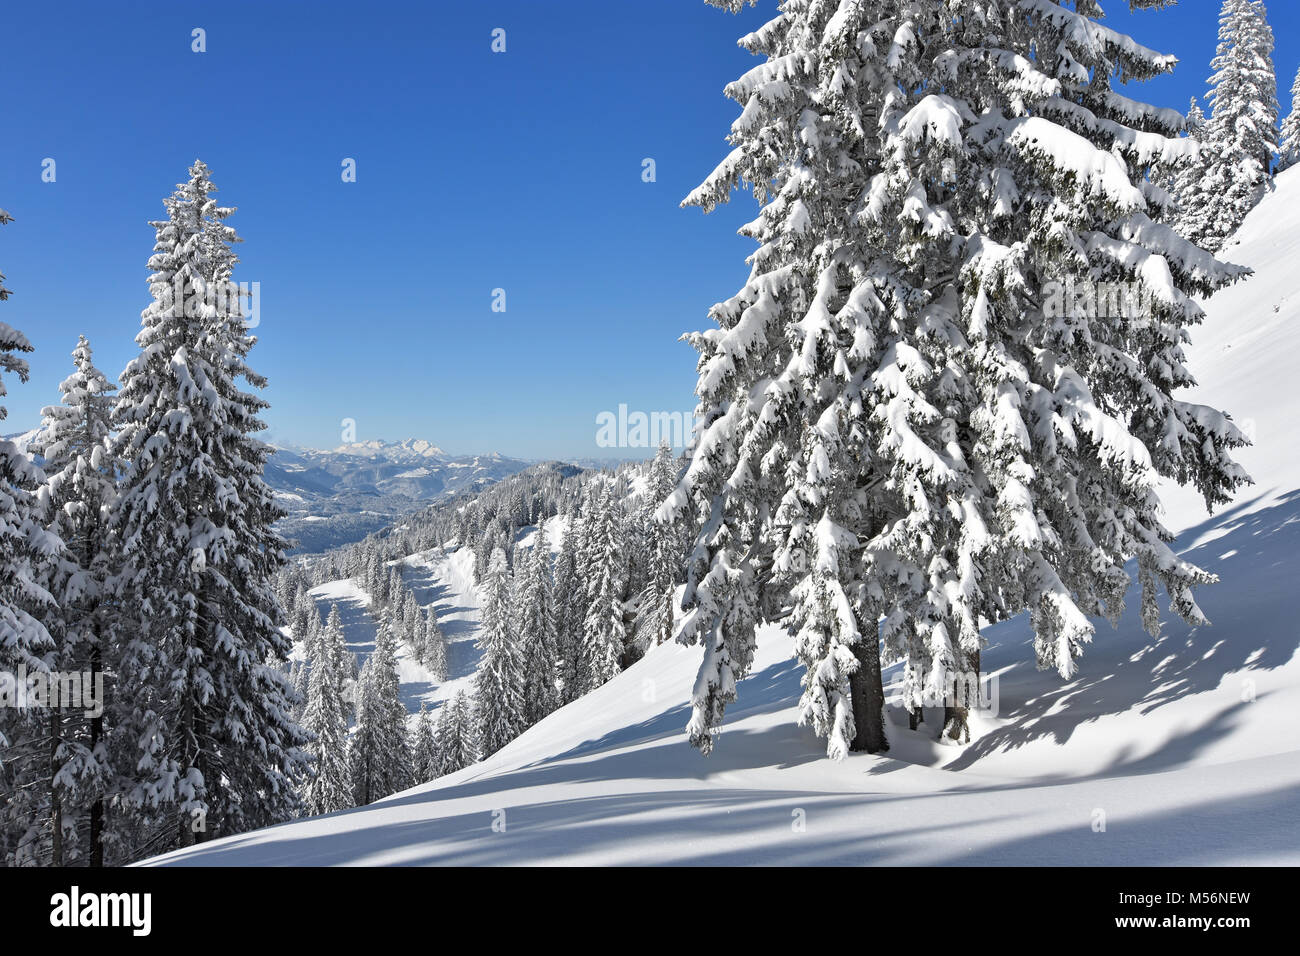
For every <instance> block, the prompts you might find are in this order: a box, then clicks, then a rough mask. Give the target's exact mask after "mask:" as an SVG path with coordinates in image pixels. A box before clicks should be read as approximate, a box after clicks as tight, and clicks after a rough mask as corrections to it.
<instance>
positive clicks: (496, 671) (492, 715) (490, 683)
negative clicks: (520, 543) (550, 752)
mask: <svg viewBox="0 0 1300 956" xmlns="http://www.w3.org/2000/svg"><path fill="white" fill-rule="evenodd" d="M482 593H483V611H482V623H481V628H480V635H481V636H480V637H479V647H480V649H481V650H482V655H481V656H480V658H479V664H478V671H477V672H476V673H475V674H474V711H475V716H476V718H477V721H478V724H477V726H478V745H479V748H480V752H481V753H482V755H483V756H484V757H488V756H491V755H492V754H494V753H496V752H497V751H498V750H500V749H501V748H502V747H504V746H505V745H506V744H508V743H510V741H512V740H514V739H515V738H516V737H518V736H519V735H520V734H521V733H523V732H524V730H525V729H526V728H527V726H528V720H527V717H526V715H525V713H524V690H523V689H524V672H523V666H524V664H523V655H522V654H521V653H520V648H519V642H518V638H517V635H516V634H515V633H514V627H513V622H512V620H511V613H510V579H509V570H508V569H507V567H506V555H505V552H504V551H502V550H501V549H500V548H498V549H496V550H495V551H494V552H493V553H492V557H491V558H490V559H489V561H488V568H487V573H486V577H485V579H484V581H483V586H482Z"/></svg>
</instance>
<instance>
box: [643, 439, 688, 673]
mask: <svg viewBox="0 0 1300 956" xmlns="http://www.w3.org/2000/svg"><path fill="white" fill-rule="evenodd" d="M679 471H680V469H679V468H678V465H677V461H676V459H675V458H674V457H673V453H672V449H671V448H670V447H669V446H668V445H667V444H665V445H662V446H661V447H660V448H659V451H658V453H657V454H656V455H655V459H654V462H653V464H652V465H651V466H650V473H649V475H648V476H647V483H646V492H645V495H644V496H643V501H642V505H641V508H640V511H639V516H638V520H639V522H640V524H641V526H642V529H643V532H642V533H643V542H644V548H645V553H646V582H645V586H644V588H643V590H642V591H641V594H640V599H639V601H638V604H637V616H636V643H637V645H638V646H639V647H640V648H641V650H642V653H644V651H645V650H646V649H648V648H649V647H650V646H652V645H654V644H662V643H663V642H664V641H666V640H669V639H670V638H671V637H672V627H673V595H674V593H675V592H676V590H677V574H678V572H679V571H680V570H681V567H682V563H683V561H684V560H685V557H686V555H685V543H684V541H683V535H682V533H681V528H680V526H679V524H678V523H677V522H675V521H667V522H664V521H659V520H658V519H657V517H656V515H657V513H658V510H659V506H660V505H662V504H664V502H666V501H667V500H668V498H669V496H671V495H672V493H673V490H674V489H675V488H676V487H677V479H678V477H679Z"/></svg>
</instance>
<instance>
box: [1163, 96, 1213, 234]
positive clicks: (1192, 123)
mask: <svg viewBox="0 0 1300 956" xmlns="http://www.w3.org/2000/svg"><path fill="white" fill-rule="evenodd" d="M1187 135H1188V136H1189V137H1191V138H1192V139H1194V140H1196V142H1197V143H1198V144H1199V149H1198V152H1197V155H1196V157H1195V158H1194V159H1188V160H1183V161H1182V162H1180V163H1178V164H1175V166H1174V168H1173V169H1172V170H1170V169H1168V168H1166V167H1165V166H1163V165H1162V166H1161V167H1160V173H1161V174H1163V175H1158V176H1157V177H1153V178H1156V179H1158V180H1160V181H1159V182H1158V185H1161V186H1163V187H1165V188H1167V189H1168V190H1169V192H1170V197H1171V199H1172V200H1173V210H1172V211H1171V212H1172V216H1171V217H1169V218H1171V219H1172V220H1173V221H1174V222H1178V221H1179V220H1180V219H1181V217H1183V216H1185V215H1186V214H1187V210H1188V209H1190V208H1191V206H1192V205H1193V204H1194V203H1196V202H1198V201H1199V200H1198V199H1197V192H1198V190H1199V188H1200V184H1201V182H1202V181H1204V179H1205V170H1206V164H1207V162H1208V159H1209V155H1210V152H1209V149H1208V148H1207V147H1206V146H1205V144H1204V139H1205V113H1204V112H1203V111H1202V110H1201V104H1200V102H1199V101H1198V100H1197V99H1196V97H1194V96H1193V97H1192V101H1191V103H1190V104H1189V106H1188V108H1187Z"/></svg>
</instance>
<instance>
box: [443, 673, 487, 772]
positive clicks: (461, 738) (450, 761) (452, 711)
mask: <svg viewBox="0 0 1300 956" xmlns="http://www.w3.org/2000/svg"><path fill="white" fill-rule="evenodd" d="M476 722H477V718H476V717H475V714H474V706H473V704H472V703H471V702H470V699H469V696H468V695H467V694H466V693H465V692H464V691H463V690H462V691H457V692H456V696H455V697H453V698H452V699H451V700H449V701H447V702H446V703H445V704H443V705H442V712H441V714H440V715H439V718H438V733H437V742H438V776H440V777H441V776H445V775H447V774H449V773H455V772H456V771H457V770H463V769H464V768H465V767H468V766H469V765H470V764H472V763H474V762H475V761H477V760H478V759H479V746H478V739H477V735H476V733H475V724H476Z"/></svg>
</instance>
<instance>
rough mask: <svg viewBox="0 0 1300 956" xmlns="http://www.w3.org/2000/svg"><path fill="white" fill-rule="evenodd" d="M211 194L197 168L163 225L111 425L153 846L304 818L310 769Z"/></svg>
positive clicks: (129, 667) (241, 350) (252, 379)
mask: <svg viewBox="0 0 1300 956" xmlns="http://www.w3.org/2000/svg"><path fill="white" fill-rule="evenodd" d="M214 191H215V187H214V186H213V184H212V181H211V178H210V175H209V171H208V168H207V166H205V165H204V164H203V163H202V162H197V161H196V162H195V164H194V166H193V167H192V168H191V169H190V174H189V178H188V179H187V181H186V182H184V183H182V184H180V185H179V186H178V187H177V189H176V191H175V192H174V193H173V194H172V195H171V196H170V197H169V198H167V199H166V200H164V206H165V207H166V210H167V217H166V218H165V219H162V220H159V221H157V222H154V223H152V225H153V226H154V228H155V230H156V232H157V241H156V244H155V246H154V254H153V256H152V257H151V258H150V260H149V268H150V270H151V273H152V274H151V275H150V277H149V289H150V292H151V294H152V296H153V301H152V302H151V303H150V305H149V306H148V308H146V309H145V310H144V312H143V316H142V325H143V329H142V330H141V332H140V334H139V335H138V336H137V337H136V342H137V344H138V345H139V346H140V355H139V357H137V358H136V359H134V360H133V361H132V362H131V363H130V364H129V365H128V366H127V367H126V370H125V371H124V372H123V373H122V378H121V382H122V388H121V392H120V394H119V398H118V403H117V407H116V416H115V417H116V423H117V424H118V426H119V428H120V433H119V436H118V443H117V450H118V454H119V455H120V457H121V458H122V459H124V460H125V461H126V463H127V464H126V467H125V470H124V472H123V474H122V478H121V495H120V498H119V502H118V508H117V510H116V513H115V518H114V526H115V530H116V532H117V534H118V536H119V538H120V541H121V550H122V558H123V560H124V568H123V570H122V573H121V574H120V577H119V580H118V582H117V583H118V585H119V586H120V588H121V606H122V608H123V612H124V619H123V621H122V626H123V628H124V633H126V634H127V635H128V640H127V641H126V644H125V647H124V649H123V658H122V662H121V674H120V678H119V684H120V693H121V699H122V700H124V701H128V702H129V703H130V708H131V711H130V713H129V714H128V715H126V716H127V722H126V723H125V725H124V726H123V727H121V728H120V729H121V734H120V738H119V742H120V744H121V745H122V746H123V747H124V748H125V750H126V751H127V756H125V757H124V759H123V767H127V768H130V772H129V773H128V774H127V778H126V780H125V786H124V789H123V790H122V792H121V793H120V795H119V798H118V799H119V800H120V802H121V804H122V805H123V806H124V807H125V808H126V809H128V810H129V811H130V812H131V813H132V814H133V815H134V816H135V817H136V819H137V820H138V822H139V823H140V825H141V827H142V828H143V829H144V831H145V833H146V840H145V845H143V846H141V847H139V849H140V850H141V851H147V852H158V851H162V850H166V849H169V848H170V847H172V846H174V845H177V844H186V843H189V842H191V841H192V840H194V839H196V838H197V839H203V838H207V837H211V836H214V835H220V834H225V833H236V832H241V831H244V830H248V829H251V828H254V827H259V826H264V825H267V824H270V823H274V822H277V821H279V820H283V819H286V818H289V817H292V816H293V815H294V814H295V813H296V811H297V807H298V803H297V796H296V784H297V781H298V778H299V776H300V775H301V773H302V772H303V770H304V769H305V766H306V757H305V754H304V753H303V751H302V750H301V746H300V745H301V743H302V741H303V737H302V734H301V730H300V728H299V727H298V726H297V725H296V724H294V723H293V719H292V700H293V698H292V693H293V691H292V687H290V686H289V684H288V680H287V677H286V676H285V675H284V674H283V673H282V672H281V671H280V670H279V669H278V668H276V667H268V666H267V665H266V663H265V662H266V661H267V660H268V659H271V660H276V661H281V662H283V661H284V660H285V659H286V658H287V656H288V652H289V641H288V638H287V637H286V635H285V634H284V633H283V632H282V631H281V630H280V625H281V623H282V610H281V608H280V605H279V602H278V601H277V600H276V595H275V590H274V586H273V583H274V575H275V574H276V572H277V571H278V570H279V569H280V567H281V566H282V565H283V564H284V562H285V558H284V547H285V543H284V541H283V539H282V538H281V537H280V535H279V534H278V533H277V532H276V531H275V529H274V527H273V526H274V523H275V522H276V521H277V520H278V519H279V518H280V517H282V516H283V511H282V510H281V509H280V508H279V507H278V506H277V505H276V503H275V499H274V496H273V494H272V492H271V490H270V488H269V487H268V486H267V485H266V483H265V481H264V480H263V478H262V472H263V467H264V465H265V462H266V460H267V457H268V455H269V454H270V452H271V449H270V447H269V446H268V445H266V444H265V443H263V442H262V441H260V440H259V439H258V438H257V437H256V434H257V432H259V431H261V430H262V429H263V428H265V425H264V423H263V422H262V421H261V419H260V417H259V416H260V414H261V413H262V412H263V410H264V409H265V408H266V407H267V404H266V402H265V401H264V400H263V399H262V398H260V397H259V396H258V395H256V394H255V393H254V392H251V391H246V390H245V389H244V388H243V387H242V385H241V383H247V385H248V386H251V387H252V388H254V389H260V388H262V387H263V386H264V385H265V381H264V380H263V378H262V377H261V376H260V375H258V374H257V373H256V372H254V371H253V370H252V369H251V368H250V367H249V366H248V364H247V356H248V353H249V351H250V350H251V349H252V348H253V346H254V344H255V343H256V338H255V337H253V336H251V335H250V334H249V333H248V329H247V325H246V322H245V319H244V316H243V302H242V296H241V294H240V292H239V289H238V287H237V286H236V285H235V284H234V282H233V280H232V270H233V268H234V266H235V263H236V262H237V261H238V260H237V257H236V255H235V253H234V250H233V248H232V247H233V245H234V243H236V242H238V241H239V240H238V237H237V236H236V235H235V232H234V230H233V229H232V228H231V227H230V226H229V225H228V224H227V222H226V219H227V217H228V216H229V215H230V214H231V212H233V210H232V209H230V208H226V207H221V206H218V205H217V203H216V200H215V198H214V196H213V193H214Z"/></svg>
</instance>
